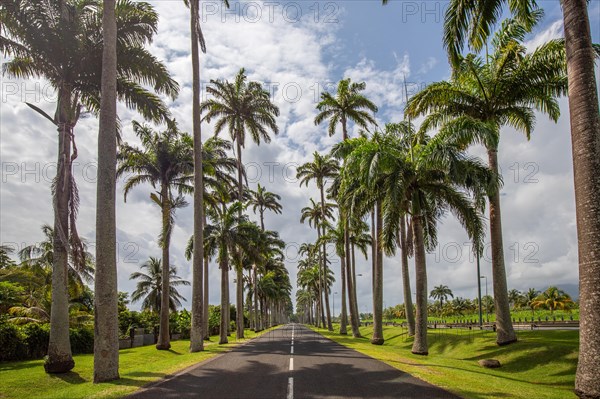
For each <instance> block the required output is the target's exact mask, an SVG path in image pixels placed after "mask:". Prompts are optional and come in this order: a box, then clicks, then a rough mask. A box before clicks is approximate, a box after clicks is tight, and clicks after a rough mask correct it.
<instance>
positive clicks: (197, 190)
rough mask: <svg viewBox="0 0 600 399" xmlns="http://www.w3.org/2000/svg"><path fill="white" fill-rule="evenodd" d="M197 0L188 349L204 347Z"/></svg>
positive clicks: (194, 14) (194, 5) (193, 9)
mask: <svg viewBox="0 0 600 399" xmlns="http://www.w3.org/2000/svg"><path fill="white" fill-rule="evenodd" d="M199 5H200V4H199V1H198V0H192V1H190V14H191V18H190V25H191V28H190V29H191V41H192V85H193V88H192V93H193V94H192V121H193V136H194V252H193V256H192V270H193V272H192V324H191V329H190V352H199V351H202V350H204V328H203V321H204V320H203V319H204V310H203V308H204V306H205V305H204V293H203V288H204V287H203V272H204V270H203V266H204V265H203V262H204V215H203V214H204V184H203V183H204V182H203V170H202V131H201V121H200V55H199V51H198V32H197V30H196V27H197V25H198V18H199V8H198V7H199Z"/></svg>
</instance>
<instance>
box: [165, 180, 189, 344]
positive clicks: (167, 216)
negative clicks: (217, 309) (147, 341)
mask: <svg viewBox="0 0 600 399" xmlns="http://www.w3.org/2000/svg"><path fill="white" fill-rule="evenodd" d="M161 199H162V223H163V237H162V240H163V242H162V271H161V285H162V287H161V298H160V327H159V330H158V342H157V343H156V349H158V350H167V349H169V348H170V347H171V342H170V341H171V337H170V334H169V311H170V309H169V294H170V283H169V272H170V271H171V264H170V262H169V244H170V232H169V231H168V230H169V227H168V226H169V224H170V223H171V221H170V218H171V210H170V201H171V199H170V197H169V188H168V186H167V185H166V184H165V183H163V184H162V187H161ZM194 250H195V249H194Z"/></svg>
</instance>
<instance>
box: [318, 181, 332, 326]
mask: <svg viewBox="0 0 600 399" xmlns="http://www.w3.org/2000/svg"><path fill="white" fill-rule="evenodd" d="M319 188H320V191H321V217H322V222H323V223H325V220H326V219H325V190H324V187H323V186H321V187H319ZM317 230H319V226H317ZM323 234H325V226H323ZM321 266H322V270H323V281H324V284H323V286H324V288H325V309H326V310H327V329H328V330H329V331H333V326H332V325H331V311H330V309H329V287H328V286H327V252H326V248H325V243H323V257H322V262H321Z"/></svg>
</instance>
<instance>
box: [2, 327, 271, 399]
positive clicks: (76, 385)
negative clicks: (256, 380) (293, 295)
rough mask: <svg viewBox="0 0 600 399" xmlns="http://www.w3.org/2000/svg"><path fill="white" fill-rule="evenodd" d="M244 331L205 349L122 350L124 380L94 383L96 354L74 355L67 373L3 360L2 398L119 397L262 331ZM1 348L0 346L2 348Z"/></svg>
mask: <svg viewBox="0 0 600 399" xmlns="http://www.w3.org/2000/svg"><path fill="white" fill-rule="evenodd" d="M266 331H269V330H265V331H261V332H259V333H258V334H256V333H254V332H253V331H250V330H246V331H245V336H246V339H245V340H240V341H237V342H236V340H235V335H233V336H232V337H230V338H229V340H230V343H229V344H227V345H218V344H217V342H218V337H211V341H210V342H207V341H205V350H204V352H197V353H189V345H190V341H189V340H181V341H173V342H171V349H170V350H168V351H158V350H156V348H155V347H154V345H150V346H143V347H138V348H132V349H123V350H121V351H120V352H119V354H120V356H119V372H120V376H121V379H119V380H117V381H113V382H108V383H102V384H93V383H92V379H93V365H94V357H93V355H91V354H88V355H75V356H74V359H75V368H74V369H73V370H72V371H71V372H69V373H66V374H54V375H50V374H46V373H45V372H44V367H43V360H28V361H18V362H0V398H2V399H5V398H6V399H8V398H11V399H22V398H23V399H34V398H45V399H51V398H65V399H66V398H68V399H74V398H120V397H123V396H125V395H127V394H130V393H132V392H134V391H136V390H137V389H139V388H140V387H142V386H144V385H146V384H148V383H150V382H153V381H157V380H159V379H161V378H164V377H166V376H168V375H170V374H174V373H176V372H178V371H180V370H183V369H185V368H187V367H189V366H192V365H194V364H196V363H198V362H201V361H204V360H207V359H210V358H212V357H214V356H216V355H218V354H220V353H223V352H227V351H229V350H231V349H232V348H234V347H235V346H237V345H239V344H241V343H243V342H245V341H247V340H248V339H251V338H254V337H256V336H258V335H261V334H263V333H264V332H266ZM0 350H1V349H0Z"/></svg>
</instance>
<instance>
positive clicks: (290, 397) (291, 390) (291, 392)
mask: <svg viewBox="0 0 600 399" xmlns="http://www.w3.org/2000/svg"><path fill="white" fill-rule="evenodd" d="M287 399H294V377H290V378H288V393H287Z"/></svg>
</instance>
